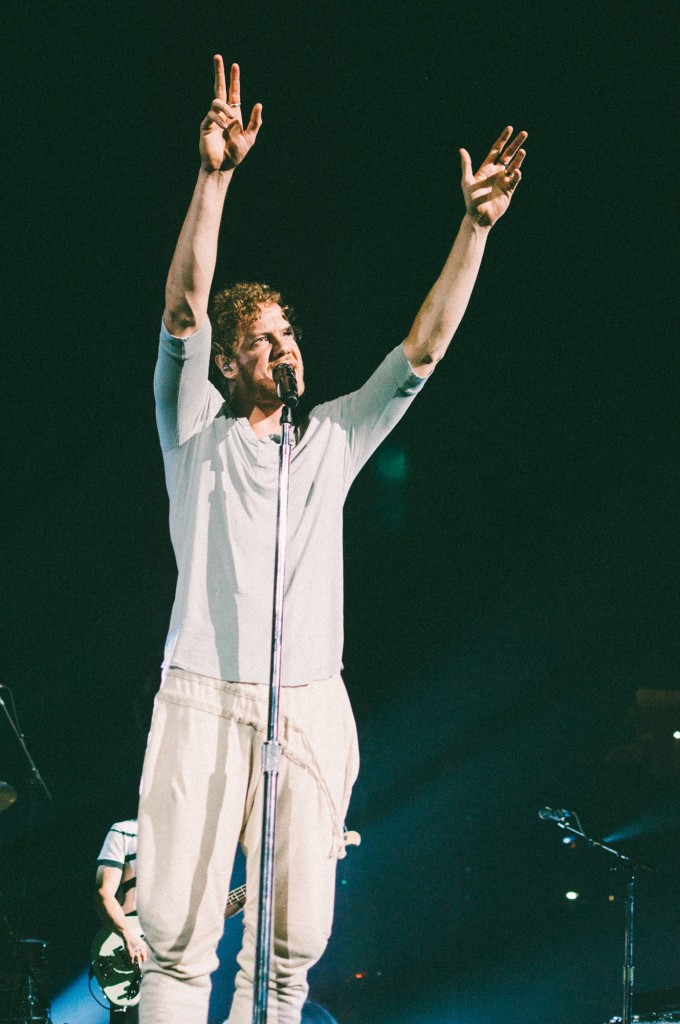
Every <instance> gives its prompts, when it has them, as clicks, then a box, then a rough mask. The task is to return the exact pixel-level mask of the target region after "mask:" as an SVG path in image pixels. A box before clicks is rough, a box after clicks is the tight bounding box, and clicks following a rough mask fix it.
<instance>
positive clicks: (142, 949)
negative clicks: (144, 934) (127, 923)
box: [121, 928, 150, 967]
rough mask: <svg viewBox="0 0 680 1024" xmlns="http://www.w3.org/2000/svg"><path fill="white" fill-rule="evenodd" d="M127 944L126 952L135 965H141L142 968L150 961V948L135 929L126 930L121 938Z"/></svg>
mask: <svg viewBox="0 0 680 1024" xmlns="http://www.w3.org/2000/svg"><path fill="white" fill-rule="evenodd" d="M121 938H122V940H123V942H124V943H125V951H126V952H127V955H128V956H129V957H130V960H131V961H132V963H133V964H139V966H140V967H141V966H142V964H143V963H145V961H147V960H148V959H149V956H150V953H149V947H148V946H147V944H146V942H145V941H144V939H141V938H140V937H139V935H138V934H137V932H135V931H134V929H129V930H128V929H127V928H126V929H125V931H124V932H123V934H122V936H121Z"/></svg>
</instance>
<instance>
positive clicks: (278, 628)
mask: <svg viewBox="0 0 680 1024" xmlns="http://www.w3.org/2000/svg"><path fill="white" fill-rule="evenodd" d="M290 376H291V368H290V367H287V366H286V365H285V364H279V366H277V367H275V368H274V380H275V381H276V384H277V389H278V393H279V396H280V397H281V400H282V401H283V402H284V406H283V409H282V411H281V447H280V450H279V479H278V498H277V507H276V548H275V552H274V607H273V615H272V648H271V663H270V666H271V667H270V674H269V720H268V725H267V741H266V743H265V744H264V745H263V747H262V773H263V776H264V792H263V810H262V841H261V842H262V846H261V855H260V884H259V893H258V903H257V941H256V946H255V978H254V982H253V1024H267V1003H268V998H269V962H270V958H271V941H272V917H273V895H274V840H275V835H276V803H277V798H278V776H279V768H280V764H281V744H280V743H279V700H280V693H281V650H282V642H283V587H284V581H285V573H286V531H287V525H288V488H289V483H290V455H291V449H292V446H293V419H292V415H291V409H292V408H294V407H295V406H296V405H297V389H293V388H292V387H290Z"/></svg>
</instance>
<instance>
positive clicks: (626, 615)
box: [0, 0, 680, 1024]
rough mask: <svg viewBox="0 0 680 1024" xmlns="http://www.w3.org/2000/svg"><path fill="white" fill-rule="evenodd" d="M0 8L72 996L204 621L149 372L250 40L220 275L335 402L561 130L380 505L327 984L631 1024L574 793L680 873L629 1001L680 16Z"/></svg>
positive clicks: (14, 375) (666, 418)
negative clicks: (170, 637) (277, 294)
mask: <svg viewBox="0 0 680 1024" xmlns="http://www.w3.org/2000/svg"><path fill="white" fill-rule="evenodd" d="M3 20H4V22H5V27H4V31H3V37H4V39H5V43H4V49H5V61H4V71H3V76H4V77H5V78H6V82H5V88H4V90H3V91H4V94H5V115H4V118H3V120H4V124H5V127H4V135H5V143H6V145H5V147H4V148H5V157H4V160H5V162H6V163H5V168H4V169H5V172H6V173H5V175H4V177H5V180H6V183H7V184H6V187H5V190H4V192H5V197H4V206H5V211H4V215H3V219H4V221H5V230H4V232H3V234H4V238H5V242H6V254H5V257H4V269H5V273H4V274H3V277H4V279H5V280H4V288H3V293H4V301H3V310H4V314H5V323H4V333H5V337H4V339H3V342H4V344H3V357H2V363H3V365H2V377H3V399H4V400H3V402H2V406H3V411H4V412H5V413H6V425H5V429H4V431H3V464H4V472H3V494H4V502H3V506H4V507H3V516H4V522H5V525H4V528H3V530H2V545H3V553H2V560H3V584H2V587H3V593H2V603H3V645H2V652H1V653H0V682H2V683H4V684H5V685H7V686H10V687H11V688H12V690H13V693H14V697H15V700H16V702H17V705H18V709H19V713H20V716H21V719H22V725H23V727H24V730H25V733H26V736H27V740H28V742H29V745H30V748H31V750H32V752H33V754H34V756H35V758H36V760H37V762H38V764H39V767H40V769H41V771H42V773H43V775H44V777H45V779H46V781H47V783H48V785H49V787H50V789H51V790H52V793H53V800H52V801H51V802H50V803H46V802H40V803H39V806H38V808H37V811H36V814H35V816H34V817H33V818H32V817H31V812H30V802H31V801H30V798H29V793H28V785H27V782H28V779H27V771H26V769H25V766H24V763H23V759H22V757H21V755H20V751H19V748H18V744H17V743H16V741H15V739H14V737H13V736H12V734H11V732H10V730H9V728H8V726H7V723H6V722H5V721H0V742H1V744H2V746H1V749H2V761H0V778H3V779H6V780H7V781H9V782H10V783H11V784H12V785H13V786H14V787H15V788H16V790H17V791H18V793H19V799H18V801H17V803H16V805H15V806H14V807H13V808H11V809H10V810H8V811H6V812H4V813H3V815H2V817H1V818H0V838H1V839H2V848H1V852H0V856H1V857H2V860H3V862H4V863H3V865H2V879H3V882H2V890H3V900H4V907H5V914H6V916H7V917H8V919H9V920H10V923H11V924H14V922H15V921H16V920H17V919H20V921H21V927H22V929H23V933H24V934H32V935H41V936H43V937H45V938H46V939H48V940H49V942H50V954H51V973H50V987H51V991H52V992H53V993H54V994H55V995H56V994H58V993H59V992H60V991H61V989H62V988H63V987H64V986H65V985H66V984H68V982H69V981H70V980H71V979H72V978H73V977H74V976H75V975H76V974H78V973H79V972H80V971H81V970H82V968H83V966H84V964H85V963H86V960H87V945H88V939H89V935H90V933H91V931H92V929H93V927H94V918H93V917H92V911H91V897H90V891H91V884H92V875H93V861H94V858H95V857H96V854H97V852H98V849H99V844H100V843H101V840H102V837H103V835H104V833H105V831H106V829H107V827H108V825H109V824H110V822H111V821H113V820H115V819H116V818H121V817H126V816H128V815H130V814H133V813H134V804H135V796H136V788H137V783H138V778H139V770H140V765H141V758H142V755H143V745H144V728H145V726H144V721H145V718H146V714H147V710H148V705H149V701H150V693H151V692H152V691H153V689H154V687H155V685H156V680H157V676H158V665H159V662H160V658H161V653H162V645H163V639H164V633H165V628H166V625H167V620H168V616H169V610H170V605H171V601H172V594H173V587H174V563H173V557H172V551H171V548H170V545H169V540H168V535H167V525H166V523H167V507H166V498H165V492H164V484H163V478H162V466H161V460H160V456H159V452H158V449H157V443H156V437H155V427H154V420H153V407H152V396H151V376H152V372H153V364H154V359H155V349H156V342H155V339H156V336H157V331H158V325H159V319H160V312H161V308H162V298H163V284H164V278H165V273H166V269H167V265H168V262H169V259H170V256H171V253H172V248H173V245H174V242H175V239H176V236H177V232H178V230H179V227H180V224H181V221H182V218H183V215H184V211H185V209H186V205H187V203H188V199H189V196H190V192H191V189H192V187H193V181H194V177H195V172H196V167H197V150H196V138H197V127H198V123H199V121H200V119H201V117H202V116H203V114H204V112H205V109H207V105H208V103H209V101H210V99H211V87H212V70H211V57H212V54H213V52H215V51H216V50H217V51H220V52H223V53H224V55H225V59H226V60H227V61H230V60H232V59H238V60H239V61H240V63H241V66H242V80H243V99H244V107H245V109H246V110H248V109H249V106H250V104H251V103H252V102H254V101H255V100H261V101H262V102H263V104H264V126H263V128H262V131H261V133H260V136H259V139H258V142H257V146H256V148H255V150H254V151H253V153H252V154H251V155H250V157H249V158H248V161H247V163H246V164H245V165H244V166H243V168H242V169H241V170H240V171H239V173H238V175H237V178H236V179H235V182H234V185H233V189H232V191H231V193H230V197H229V207H228V213H227V215H226V218H225V225H224V230H223V235H222V244H221V251H220V259H219V266H218V274H217V277H218V280H219V281H225V282H226V281H230V280H237V279H248V278H260V279H265V280H269V281H270V282H271V283H273V284H274V285H276V286H279V287H281V288H282V289H283V291H284V293H285V294H286V295H287V296H288V297H289V299H290V301H291V302H292V303H293V304H294V305H295V307H296V308H297V309H298V311H299V315H300V319H301V321H302V325H303V331H304V337H303V352H304V356H305V362H306V368H307V377H308V382H309V390H310V394H311V400H313V401H317V400H323V399H325V398H327V397H330V396H331V395H333V394H337V393H339V392H341V391H343V390H349V389H351V388H352V387H354V386H356V385H357V384H358V383H360V382H361V381H362V380H363V379H364V378H365V376H366V374H367V373H368V372H369V371H370V370H371V369H372V368H373V367H374V365H375V364H376V362H377V361H378V359H379V358H380V357H381V355H382V354H383V353H384V352H385V351H387V349H388V348H389V347H390V346H391V345H392V344H394V343H396V342H397V341H398V340H399V339H400V338H402V337H403V336H404V335H405V333H406V332H407V330H408V328H409V326H410V322H411V320H412V318H413V316H414V314H415V312H416V310H417V308H418V305H419V303H420V301H421V300H422V298H423V297H424V295H425V293H426V292H427V289H428V287H429V286H430V284H431V282H432V280H433V279H434V277H435V276H436V274H437V272H438V270H439V268H440V266H441V264H442V262H443V260H444V258H445V256H446V253H447V251H448V247H449V245H450V243H451V241H452V238H453V236H454V234H455V231H456V228H457V225H458V223H459V220H460V217H461V215H462V200H461V197H460V192H459V188H458V178H459V162H458V157H457V148H458V146H460V145H464V146H466V147H467V148H468V149H469V150H470V151H471V153H472V154H473V161H474V160H479V159H481V157H482V156H483V155H484V154H485V153H486V151H487V149H488V147H489V145H490V143H491V142H492V141H493V140H494V139H495V137H496V135H497V134H498V132H499V131H500V129H501V128H502V127H503V125H504V124H506V123H507V122H508V121H510V122H512V123H513V124H514V125H515V126H516V127H517V128H520V127H525V128H526V129H527V130H528V131H529V140H528V144H527V149H528V152H529V155H528V157H527V160H526V162H525V165H524V180H523V182H522V184H521V187H520V189H519V191H518V193H517V196H516V199H515V201H514V202H513V205H512V208H511V210H510V213H509V214H508V216H507V217H506V218H505V219H504V220H503V221H502V222H501V223H500V225H499V226H498V228H497V229H495V231H494V232H493V235H492V238H491V239H490V242H489V246H488V251H487V256H486V258H485V263H484V266H483V268H482V272H481V274H480V278H479V282H478V286H477V289H476V291H475V294H474V296H473V299H472V302H471V304H470V308H469V311H468V313H467V315H466V318H465V320H464V322H463V325H462V326H461V328H460V330H459V333H458V335H457V337H456V340H455V342H454V345H453V346H452V349H451V351H450V354H449V355H448V356H447V359H446V362H445V363H444V364H443V365H442V366H441V367H440V368H439V369H438V371H437V373H436V375H435V378H434V379H433V380H432V381H431V382H430V383H429V384H428V387H427V389H426V392H425V394H424V395H423V396H422V397H421V398H420V399H419V400H418V403H417V407H414V409H413V410H412V411H411V412H410V414H409V415H408V417H407V418H406V420H405V421H404V422H403V423H402V424H401V425H400V427H399V429H398V430H397V431H396V432H395V434H394V435H393V436H392V438H391V439H390V440H389V442H388V443H387V444H386V446H385V448H384V450H383V451H382V453H381V454H380V455H379V456H378V457H376V459H375V460H374V461H373V462H372V463H371V464H370V465H369V466H368V467H367V468H366V470H365V471H364V472H363V474H362V476H361V477H360V478H359V480H358V481H357V483H356V485H355V487H354V489H353V492H352V494H351V495H350V499H349V501H348V507H347V517H346V657H345V665H346V671H345V675H346V681H347V685H348V688H349V691H350V694H351V697H352V700H353V703H354V707H355V710H356V714H357V719H358V723H359V730H360V739H361V744H362V754H363V767H362V774H361V778H360V782H359V784H358V786H357V789H356V792H355V797H354V799H353V804H352V809H351V815H350V824H351V825H352V826H353V827H355V828H358V829H359V830H360V831H361V832H362V835H363V838H364V842H363V844H362V847H361V848H360V849H359V850H357V851H351V853H350V857H349V858H348V859H347V860H346V861H345V862H344V863H343V865H342V871H341V875H342V879H341V881H342V883H344V884H342V885H341V886H340V887H339V891H338V914H337V923H336V928H335V932H334V936H333V939H332V942H331V947H330V949H329V952H328V954H327V956H326V958H325V959H324V960H323V961H322V963H321V965H320V966H319V967H318V968H317V969H316V971H315V972H314V974H313V978H312V981H313V985H312V992H313V994H314V996H315V998H317V999H318V1000H319V1001H320V1002H323V1003H324V1005H327V1006H328V1007H329V1008H330V1009H331V1010H333V1012H334V1013H335V1015H336V1016H337V1017H338V1020H339V1021H340V1024H349V1022H362V1024H366V1022H369V1021H385V1022H387V1021H390V1022H398V1024H407V1022H410V1021H414V1022H415V1021H418V1022H424V1024H427V1022H439V1021H442V1022H443V1021H447V1022H450V1021H455V1024H468V1022H469V1024H482V1022H483V1024H487V1022H489V1024H490V1022H492V1021H493V1022H497V1021H499V1020H501V1019H503V1020H509V1021H518V1022H519V1021H522V1022H523V1024H543V1022H548V1021H549V1022H550V1024H573V1022H576V1021H578V1022H581V1024H591V1022H592V1024H599V1022H601V1021H603V1020H604V1019H605V1018H606V1017H608V1016H610V1015H611V1014H613V1013H614V1012H615V1011H616V1010H617V1009H618V1008H619V1005H620V993H619V988H620V982H619V978H620V964H621V960H622V951H623V930H622V929H623V919H622V905H621V901H620V897H621V893H622V881H621V879H619V878H617V877H616V876H612V875H611V874H610V873H609V870H608V867H609V866H608V864H607V863H606V862H605V861H604V859H603V858H598V857H597V856H595V855H593V854H590V853H589V852H588V851H586V850H582V849H579V848H577V849H575V850H571V849H568V848H567V847H566V846H563V845H562V844H561V842H560V836H559V834H557V832H556V830H555V829H554V828H553V827H552V826H550V825H544V824H542V823H540V822H539V821H538V818H537V816H536V812H537V810H538V808H539V807H541V806H542V805H544V804H551V805H553V806H560V807H561V806H566V807H570V806H574V807H575V808H576V809H577V810H578V811H579V813H580V814H581V816H582V818H583V820H584V823H585V824H586V825H587V826H589V827H590V828H591V829H592V831H593V832H594V833H596V834H601V835H616V834H619V833H621V834H624V835H625V837H626V841H627V842H629V844H630V849H631V850H632V851H634V852H635V853H636V854H638V855H639V856H642V857H645V858H647V859H649V860H653V861H654V862H655V863H656V865H657V866H658V871H657V872H656V874H655V875H653V876H649V877H646V878H645V879H644V880H643V882H642V884H641V891H640V897H639V930H638V954H639V963H638V972H637V983H638V987H639V988H640V989H656V988H662V987H664V986H670V985H673V984H680V963H679V962H678V947H679V946H680V888H679V886H678V883H677V879H676V875H677V869H678V867H679V866H680V859H679V858H678V854H677V852H676V847H677V841H678V832H679V830H680V815H679V814H678V807H677V784H678V775H677V772H676V763H675V760H674V756H673V751H672V749H670V747H671V745H672V742H673V741H672V737H671V733H672V731H673V728H674V727H675V725H676V722H675V719H674V718H673V714H672V713H671V712H669V713H668V714H667V715H665V716H664V715H662V716H661V717H660V718H659V719H658V720H655V724H654V729H652V732H653V737H652V742H651V747H652V748H654V750H655V751H656V753H657V754H659V756H658V757H654V756H652V755H651V754H649V749H650V744H649V742H648V743H647V745H646V746H644V744H643V746H644V749H645V750H646V751H647V752H648V756H645V757H643V756H642V754H641V753H640V751H641V750H642V747H641V746H640V744H641V743H642V740H641V738H640V737H641V735H642V733H644V730H645V728H646V727H643V726H644V723H643V724H642V725H641V723H640V720H639V718H638V719H636V718H635V717H634V715H633V713H632V712H633V708H634V706H635V702H636V692H637V691H638V690H640V689H654V690H658V689H661V690H673V689H676V688H678V687H679V684H680V679H679V676H678V640H677V611H678V599H677V598H678V571H677V552H678V546H677V542H678V530H677V504H678V501H677V499H678V492H677V485H676V477H675V462H676V455H677V450H678V443H677V428H678V412H677V409H678V401H677V399H678V395H677V391H678V372H677V371H678V364H677V356H676V345H677V330H676V323H677V316H676V314H675V310H674V306H675V303H674V301H673V300H674V297H675V296H674V291H675V277H676V274H675V273H674V269H675V268H674V266H673V263H674V260H673V257H674V255H675V253H676V233H675V231H674V228H675V227H676V224H677V219H675V220H674V215H676V213H677V207H676V203H677V199H676V194H677V183H676V177H677V165H678V151H677V131H676V127H675V123H676V120H677V117H676V114H675V108H674V106H673V103H672V95H673V85H674V45H675V44H674V38H675V37H676V33H677V7H676V5H673V4H671V3H663V2H655V3H649V4H644V5H643V4H636V3H633V2H625V0H619V2H617V3H613V2H609V0H607V2H605V3H604V4H599V5H586V4H571V5H558V4H549V3H542V4H539V3H532V2H528V0H525V2H520V3H517V4H511V3H506V4H502V3H499V2H497V0H492V2H491V3H486V4H484V5H478V4H465V5H464V4H461V3H456V2H453V0H447V2H440V0H421V2H419V3H407V2H405V0H393V2H391V3H389V4H387V3H385V4H383V3H375V4H368V5H359V4H356V5H355V4H348V3H334V2H328V3H323V2H318V3H311V2H300V3H292V4H283V3H280V4H277V3H275V2H274V0H271V2H264V0H262V2H258V0H255V2H251V3H250V4H247V5H243V6H242V7H239V6H238V5H236V4H227V3H218V2H214V0H206V2H204V3H194V2H186V3H182V4H180V3H176V2H166V3H164V4H161V3H159V2H156V0H150V2H148V3H146V4H139V5H138V4H133V3H130V2H121V3H117V4H114V3H97V2H92V3H90V4H86V3H84V2H80V0H72V2H64V3H61V4H58V5H48V4H46V3H45V4H41V3H35V2H30V0H28V2H26V3H24V4H23V5H21V6H20V7H19V6H16V7H15V8H14V10H8V9H6V10H5V11H4V14H3ZM677 724H678V725H679V726H680V721H678V722H677ZM654 730H657V731H656V732H654ZM647 732H648V733H649V729H647ZM650 735H651V734H650ZM664 751H665V753H664ZM568 888H574V889H576V890H578V891H579V892H580V893H581V897H580V899H579V900H577V901H574V902H573V903H568V902H567V901H566V900H565V899H564V892H565V891H566V890H567V889H568ZM22 895H23V898H22ZM612 895H613V896H614V897H615V899H614V900H613V901H611V900H610V899H609V896H612ZM357 973H359V974H363V975H364V977H362V978H356V977H355V974H357ZM222 1009H223V1007H222ZM214 1013H215V1017H214V1019H215V1020H219V1019H221V1017H220V1015H219V1014H220V1008H219V1007H216V1008H215V1011H214ZM223 1015H224V1014H222V1016H223ZM503 1015H505V1016H503ZM55 1020H56V1018H55ZM57 1024H63V1022H62V1020H61V1019H58V1020H57Z"/></svg>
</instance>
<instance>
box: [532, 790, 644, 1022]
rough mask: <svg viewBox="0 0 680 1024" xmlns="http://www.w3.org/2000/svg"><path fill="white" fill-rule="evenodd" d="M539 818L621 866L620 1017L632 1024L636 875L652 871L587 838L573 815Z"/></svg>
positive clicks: (544, 813)
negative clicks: (623, 894) (623, 888)
mask: <svg viewBox="0 0 680 1024" xmlns="http://www.w3.org/2000/svg"><path fill="white" fill-rule="evenodd" d="M538 816H539V818H542V819H543V820H544V821H554V822H555V824H556V825H557V827H558V828H561V829H564V831H565V832H569V833H570V834H571V835H573V836H578V837H579V839H585V841H586V842H587V844H588V846H589V847H590V848H591V849H598V850H604V852H605V853H609V854H611V855H612V856H613V857H616V859H617V860H618V861H619V862H620V865H621V868H622V869H624V870H625V871H626V873H627V875H628V881H627V883H626V900H625V925H624V958H623V1016H622V1017H621V1024H631V1022H632V1020H633V986H634V981H635V959H634V943H633V940H634V936H635V932H634V928H635V881H636V873H637V872H638V871H639V870H644V871H651V870H652V868H650V867H649V865H647V864H642V863H641V862H640V861H634V860H633V859H632V858H631V857H628V856H626V854H625V853H621V851H620V850H617V849H616V848H615V847H614V846H607V844H606V843H604V842H602V841H601V840H599V839H593V838H592V837H591V836H588V835H586V833H585V831H584V829H583V826H582V825H581V821H580V819H579V816H578V814H576V813H575V812H572V811H563V810H560V811H553V809H552V808H551V807H544V808H542V810H540V811H539V812H538ZM572 818H573V820H574V821H575V822H576V825H577V827H576V828H574V826H573V825H570V824H568V821H569V820H570V819H572ZM617 1019H618V1018H617Z"/></svg>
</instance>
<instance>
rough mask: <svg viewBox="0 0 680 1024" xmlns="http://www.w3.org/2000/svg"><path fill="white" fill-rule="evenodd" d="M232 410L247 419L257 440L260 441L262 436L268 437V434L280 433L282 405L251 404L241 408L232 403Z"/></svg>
mask: <svg viewBox="0 0 680 1024" xmlns="http://www.w3.org/2000/svg"><path fill="white" fill-rule="evenodd" d="M232 410H233V411H234V412H235V413H236V415H237V416H239V417H243V418H244V419H246V420H248V423H249V424H250V427H251V429H252V431H253V433H254V434H255V437H256V438H257V439H258V441H261V440H262V438H263V437H269V435H270V434H280V433H281V412H282V410H283V406H282V405H277V406H275V407H274V406H270V407H266V408H261V407H260V406H259V405H253V406H251V407H250V408H249V409H242V408H239V407H238V405H232Z"/></svg>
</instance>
